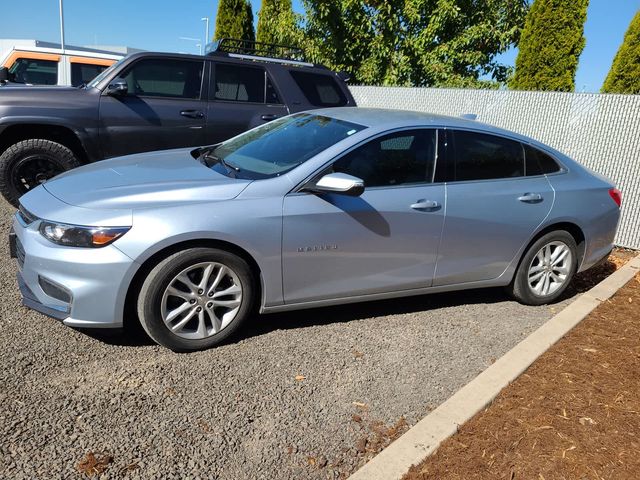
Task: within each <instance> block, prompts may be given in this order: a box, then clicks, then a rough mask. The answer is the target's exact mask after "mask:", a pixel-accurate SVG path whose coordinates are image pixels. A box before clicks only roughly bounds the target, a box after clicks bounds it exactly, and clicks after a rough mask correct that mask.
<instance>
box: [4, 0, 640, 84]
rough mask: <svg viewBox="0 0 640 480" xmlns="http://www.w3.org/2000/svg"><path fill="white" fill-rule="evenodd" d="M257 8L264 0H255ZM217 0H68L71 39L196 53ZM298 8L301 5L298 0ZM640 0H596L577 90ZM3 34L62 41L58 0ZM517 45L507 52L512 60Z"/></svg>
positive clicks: (10, 18) (598, 72)
mask: <svg viewBox="0 0 640 480" xmlns="http://www.w3.org/2000/svg"><path fill="white" fill-rule="evenodd" d="M252 3H253V7H254V12H256V11H257V10H258V9H259V8H260V0H253V1H252ZM217 6H218V2H217V1H216V0H179V1H176V0H109V1H102V0H101V1H98V0H64V7H65V32H66V41H67V43H69V44H74V45H93V44H97V45H128V46H131V47H137V48H143V49H147V50H161V51H181V52H189V53H197V51H198V49H197V47H196V43H197V42H195V41H191V40H182V39H180V37H190V38H204V33H205V24H204V22H202V21H200V18H202V17H207V16H208V17H210V18H211V26H210V35H213V28H214V25H215V12H216V9H217ZM294 8H295V9H296V10H298V11H302V7H301V6H300V1H299V0H294ZM638 9H640V0H591V2H590V6H589V11H588V14H587V23H586V25H585V36H586V38H587V45H586V47H585V49H584V52H583V53H582V57H581V58H580V66H579V68H578V73H577V76H576V89H577V90H578V91H582V90H584V91H587V92H595V91H598V90H599V89H600V87H601V86H602V83H603V81H604V78H605V77H606V75H607V72H608V71H609V67H610V66H611V62H612V60H613V57H614V55H615V53H616V51H617V50H618V47H619V46H620V43H621V42H622V38H623V36H624V32H625V31H626V29H627V27H628V26H629V23H630V22H631V19H632V18H633V15H634V14H635V12H636V11H637V10H638ZM0 25H1V27H0V38H36V39H39V40H49V41H59V39H60V31H59V20H58V0H21V1H11V0H5V1H3V5H2V22H1V24H0ZM516 53H517V52H516V51H510V52H507V53H505V54H504V55H503V56H502V59H503V62H505V63H508V64H513V63H514V61H515V57H516Z"/></svg>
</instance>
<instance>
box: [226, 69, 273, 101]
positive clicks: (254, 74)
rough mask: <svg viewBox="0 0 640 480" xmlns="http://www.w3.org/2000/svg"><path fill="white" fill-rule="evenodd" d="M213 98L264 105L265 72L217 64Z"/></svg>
mask: <svg viewBox="0 0 640 480" xmlns="http://www.w3.org/2000/svg"><path fill="white" fill-rule="evenodd" d="M215 79H216V80H215V82H216V83H215V85H216V86H215V98H216V100H227V101H231V102H250V103H264V101H265V72H264V70H263V69H261V68H253V67H242V66H238V65H229V64H223V63H219V64H217V65H216V71H215Z"/></svg>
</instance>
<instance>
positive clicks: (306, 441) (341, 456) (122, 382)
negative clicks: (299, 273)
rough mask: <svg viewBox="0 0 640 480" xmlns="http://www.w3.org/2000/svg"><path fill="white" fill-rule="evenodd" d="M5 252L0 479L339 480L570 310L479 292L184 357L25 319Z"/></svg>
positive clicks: (282, 319) (302, 322) (276, 319)
mask: <svg viewBox="0 0 640 480" xmlns="http://www.w3.org/2000/svg"><path fill="white" fill-rule="evenodd" d="M12 212H13V209H12V208H11V207H10V206H8V205H7V204H6V203H0V235H2V236H3V237H4V236H6V234H7V233H8V230H9V228H10V217H11V214H12ZM0 245H1V246H0V259H1V260H0V286H1V288H2V293H3V301H2V303H0V322H1V323H0V325H1V327H2V333H1V335H0V363H1V364H2V369H1V370H0V404H1V405H2V409H1V410H0V477H1V478H10V479H16V480H17V479H21V478H24V479H34V478H80V477H81V476H83V473H80V472H79V470H78V465H79V463H80V462H81V461H82V460H83V459H84V460H88V461H89V462H91V461H92V460H93V459H92V458H91V455H89V458H88V457H87V455H88V454H90V453H93V454H95V455H96V456H97V459H98V460H100V459H103V460H104V463H105V465H104V467H102V468H101V467H100V465H98V466H97V467H96V468H95V469H93V470H92V469H90V468H89V467H85V473H90V472H91V471H99V470H101V469H104V471H103V472H102V473H99V474H97V475H96V477H95V478H145V479H150V478H163V479H166V478H180V479H182V478H218V479H221V480H222V479H233V480H239V479H263V478H264V479H324V478H344V477H346V476H347V475H348V474H349V473H351V472H352V471H354V470H355V469H356V468H357V467H358V466H359V465H361V464H362V463H363V462H364V461H365V460H366V458H367V456H370V455H372V454H373V453H372V452H371V451H370V450H371V449H372V448H375V446H376V444H377V443H379V442H380V440H381V439H380V437H381V436H382V437H384V436H385V435H388V436H393V429H390V430H385V429H384V428H381V427H382V426H383V425H393V424H396V422H398V421H400V423H399V425H402V424H403V421H402V420H401V419H402V418H404V419H406V422H407V423H408V425H413V424H414V423H416V422H417V421H418V420H419V419H420V418H422V417H423V416H424V415H426V414H427V413H428V412H429V411H430V410H431V409H433V408H434V407H435V406H437V405H438V404H439V403H440V402H442V401H443V400H445V399H446V398H448V397H449V396H450V395H451V394H452V393H454V392H455V391H456V390H457V389H458V388H460V387H461V386H462V385H464V384H465V383H467V382H468V381H469V380H470V379H472V378H473V377H474V376H475V375H477V374H478V373H479V372H480V371H482V370H483V369H485V368H486V367H487V366H488V365H489V364H490V363H491V362H492V361H493V360H494V359H496V358H498V357H499V356H501V355H502V354H503V353H505V352H506V351H507V350H509V349H510V348H511V347H513V346H514V345H515V344H516V343H518V342H519V341H520V340H521V339H522V338H523V337H525V336H526V335H528V334H529V333H530V332H532V331H533V330H534V329H536V328H537V327H538V326H540V325H541V324H542V323H544V322H545V321H546V320H547V319H548V318H550V317H551V316H552V315H553V313H554V311H558V310H559V309H560V308H562V306H563V305H564V303H567V300H565V301H564V302H563V303H560V304H557V305H554V306H553V307H538V308H535V307H525V306H522V305H519V304H517V303H515V302H512V301H508V299H507V298H506V297H505V296H504V294H503V293H502V291H501V290H485V291H467V292H459V293H450V294H437V295H431V296H423V297H415V298H409V299H400V300H391V301H384V302H373V303H368V304H360V305H352V306H348V307H332V308H325V309H317V310H309V311H302V312H294V313H287V314H278V315H270V316H263V317H259V318H256V319H254V320H253V322H251V324H250V325H249V326H248V328H247V329H245V330H244V331H243V332H242V334H241V335H240V336H239V337H238V338H236V339H234V340H233V341H232V343H229V344H227V345H224V346H221V347H218V348H216V349H213V350H209V351H206V352H199V353H193V354H182V355H180V354H174V353H172V352H170V351H168V350H165V349H162V348H160V347H157V346H155V345H153V344H151V342H150V341H149V340H147V339H146V338H144V336H142V335H139V334H138V335H134V336H131V335H122V334H110V335H107V334H104V333H102V334H95V333H91V334H88V333H86V332H84V333H83V332H80V331H75V330H72V329H70V328H67V327H64V326H63V325H62V324H60V323H58V322H56V321H55V320H52V319H49V318H47V317H44V316H42V315H40V314H38V313H36V312H33V311H30V310H27V309H26V308H24V307H22V306H20V298H19V294H18V290H17V285H16V283H15V272H16V266H15V262H14V261H11V260H9V259H8V247H7V244H6V241H5V240H4V238H0ZM381 432H382V433H381ZM382 440H383V441H384V438H382ZM387 440H388V439H387ZM85 464H86V462H85Z"/></svg>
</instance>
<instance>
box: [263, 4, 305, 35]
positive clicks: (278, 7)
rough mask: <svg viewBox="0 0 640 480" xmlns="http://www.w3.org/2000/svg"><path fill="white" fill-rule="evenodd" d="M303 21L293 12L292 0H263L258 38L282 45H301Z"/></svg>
mask: <svg viewBox="0 0 640 480" xmlns="http://www.w3.org/2000/svg"><path fill="white" fill-rule="evenodd" d="M301 22H302V20H301V18H300V16H299V15H296V14H295V13H293V8H292V7H291V0H262V5H261V7H260V11H259V12H258V30H257V33H256V40H258V41H259V42H265V43H277V44H280V45H300V44H301V31H300V23H301Z"/></svg>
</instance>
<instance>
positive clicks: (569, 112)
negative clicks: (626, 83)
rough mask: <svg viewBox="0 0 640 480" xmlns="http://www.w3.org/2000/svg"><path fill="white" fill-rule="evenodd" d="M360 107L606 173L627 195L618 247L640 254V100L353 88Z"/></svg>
mask: <svg viewBox="0 0 640 480" xmlns="http://www.w3.org/2000/svg"><path fill="white" fill-rule="evenodd" d="M350 90H351V92H352V93H353V96H354V97H355V99H356V102H358V105H360V106H362V107H380V108H398V109H404V110H418V111H424V112H430V113H439V114H443V115H451V116H460V115H462V114H465V113H468V114H476V115H477V116H478V121H480V122H484V123H489V124H491V125H495V126H498V127H502V128H506V129H508V130H512V131H514V132H518V133H520V134H523V135H527V136H529V137H532V138H535V139H536V140H539V141H541V142H543V143H546V144H547V145H550V146H552V147H554V148H556V149H557V150H560V151H561V152H563V153H565V154H567V155H569V156H570V157H571V158H574V159H576V160H577V161H579V162H580V163H582V164H583V165H586V166H587V167H589V168H591V169H592V170H595V171H596V172H598V173H601V174H603V175H606V176H607V177H609V178H610V179H612V180H613V181H614V182H615V183H616V185H617V186H618V188H619V189H620V190H622V196H623V200H622V218H621V220H620V227H619V229H618V235H617V237H616V244H617V245H620V246H623V247H629V248H636V249H640V95H600V94H596V93H558V92H514V91H505V90H463V89H460V90H458V89H444V88H442V89H441V88H403V87H363V86H361V87H355V86H354V87H350Z"/></svg>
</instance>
